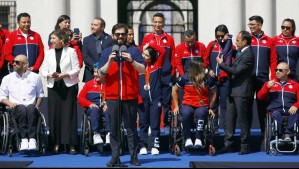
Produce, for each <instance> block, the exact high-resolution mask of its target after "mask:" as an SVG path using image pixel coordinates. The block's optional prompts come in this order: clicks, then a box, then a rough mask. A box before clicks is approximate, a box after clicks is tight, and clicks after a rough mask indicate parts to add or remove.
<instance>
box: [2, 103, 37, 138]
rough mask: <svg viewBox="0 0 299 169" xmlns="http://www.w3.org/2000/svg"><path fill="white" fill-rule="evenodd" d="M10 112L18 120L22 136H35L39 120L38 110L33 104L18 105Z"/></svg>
mask: <svg viewBox="0 0 299 169" xmlns="http://www.w3.org/2000/svg"><path fill="white" fill-rule="evenodd" d="M8 112H9V113H10V114H11V115H12V117H13V118H14V119H15V120H16V123H17V125H18V129H19V130H20V135H21V139H22V138H35V136H36V127H37V120H38V111H37V109H36V108H35V106H34V105H33V104H30V105H28V106H25V105H22V104H21V105H17V106H16V107H15V108H13V109H9V110H8Z"/></svg>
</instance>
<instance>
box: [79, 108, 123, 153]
mask: <svg viewBox="0 0 299 169" xmlns="http://www.w3.org/2000/svg"><path fill="white" fill-rule="evenodd" d="M105 120H106V119H105V117H104V115H101V118H100V121H101V122H100V123H99V125H100V135H101V137H102V138H105V136H106V134H107V131H106V129H105V128H106V127H105V126H106V124H105ZM125 132H126V131H125V129H124V125H123V123H121V132H120V138H121V146H120V154H123V152H124V150H125V149H126V148H127V140H126V134H125ZM105 142H106V140H105ZM104 145H106V146H107V144H97V145H96V148H97V150H98V151H99V153H102V152H103V151H104ZM91 146H94V144H93V131H92V129H91V122H90V117H89V116H88V115H87V114H86V109H85V110H84V113H83V115H82V121H81V135H80V151H81V152H82V154H83V155H85V156H86V157H88V156H89V153H90V149H91Z"/></svg>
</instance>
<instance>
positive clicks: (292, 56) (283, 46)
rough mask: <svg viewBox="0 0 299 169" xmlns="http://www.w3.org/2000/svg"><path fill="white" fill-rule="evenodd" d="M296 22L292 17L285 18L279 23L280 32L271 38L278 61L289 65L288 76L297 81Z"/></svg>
mask: <svg viewBox="0 0 299 169" xmlns="http://www.w3.org/2000/svg"><path fill="white" fill-rule="evenodd" d="M295 31H296V24H295V21H294V20H293V19H290V18H286V19H284V20H283V22H282V24H281V34H280V35H277V36H275V37H274V38H273V43H274V44H273V46H274V49H273V50H274V54H275V55H276V57H277V59H278V62H281V61H284V62H286V63H287V64H288V65H289V67H290V71H291V72H290V74H289V77H290V78H291V79H294V80H296V81H297V82H299V68H298V66H297V62H298V58H299V50H298V48H299V38H298V37H296V36H295Z"/></svg>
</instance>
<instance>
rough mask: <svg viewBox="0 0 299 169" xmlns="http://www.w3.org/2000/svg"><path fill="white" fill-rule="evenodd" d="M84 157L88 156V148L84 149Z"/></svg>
mask: <svg viewBox="0 0 299 169" xmlns="http://www.w3.org/2000/svg"><path fill="white" fill-rule="evenodd" d="M84 155H85V156H86V157H88V156H89V147H85V148H84Z"/></svg>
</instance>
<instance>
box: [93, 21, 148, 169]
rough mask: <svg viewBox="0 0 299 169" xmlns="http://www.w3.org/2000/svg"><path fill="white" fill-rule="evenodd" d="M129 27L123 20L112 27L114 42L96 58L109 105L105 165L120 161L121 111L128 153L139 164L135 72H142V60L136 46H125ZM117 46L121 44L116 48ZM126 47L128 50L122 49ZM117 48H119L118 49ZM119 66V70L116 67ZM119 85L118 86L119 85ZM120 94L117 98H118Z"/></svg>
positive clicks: (136, 81)
mask: <svg viewBox="0 0 299 169" xmlns="http://www.w3.org/2000/svg"><path fill="white" fill-rule="evenodd" d="M127 33H128V28H127V26H126V25H124V24H116V25H114V26H113V27H112V39H113V40H114V42H115V45H116V46H115V45H114V46H113V47H110V48H106V49H105V50H104V51H103V52H102V55H101V58H100V61H99V67H98V68H99V76H105V78H106V103H107V106H108V108H109V111H108V112H109V120H110V126H111V130H110V146H111V150H112V159H111V160H110V161H109V162H108V163H107V167H113V166H116V165H120V159H119V156H120V151H119V150H120V142H121V140H119V138H120V137H119V134H120V133H119V130H120V124H119V122H120V120H119V118H120V117H119V116H118V112H119V107H120V106H119V102H118V100H120V102H121V103H120V104H121V107H120V112H121V114H120V115H121V116H122V117H123V120H124V127H125V129H126V130H127V138H128V147H129V152H130V155H131V159H130V163H131V164H132V165H135V166H139V165H140V162H139V160H138V158H137V153H136V151H137V150H136V147H137V142H138V141H137V137H138V135H137V124H136V120H137V107H138V91H139V90H138V72H143V73H144V72H145V66H144V64H145V63H144V60H143V58H142V54H141V52H140V50H139V49H138V48H137V47H135V46H125V45H126V42H127ZM118 47H120V48H118ZM125 47H127V51H124V50H125ZM117 50H119V52H118V51H117ZM119 69H120V70H119ZM119 85H120V86H119ZM118 97H120V98H118Z"/></svg>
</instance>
